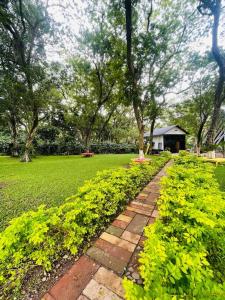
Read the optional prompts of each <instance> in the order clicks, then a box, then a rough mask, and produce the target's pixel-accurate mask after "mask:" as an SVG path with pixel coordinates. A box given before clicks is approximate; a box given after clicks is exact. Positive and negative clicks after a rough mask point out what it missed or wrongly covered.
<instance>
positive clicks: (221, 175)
mask: <svg viewBox="0 0 225 300" xmlns="http://www.w3.org/2000/svg"><path fill="white" fill-rule="evenodd" d="M215 174H216V178H217V180H218V182H219V184H220V186H221V189H222V190H223V191H224V192H225V166H219V167H217V168H216V171H215Z"/></svg>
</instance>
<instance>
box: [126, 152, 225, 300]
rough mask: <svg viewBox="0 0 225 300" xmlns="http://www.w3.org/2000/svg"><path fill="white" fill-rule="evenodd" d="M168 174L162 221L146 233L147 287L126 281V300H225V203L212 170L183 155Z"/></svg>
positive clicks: (143, 261)
mask: <svg viewBox="0 0 225 300" xmlns="http://www.w3.org/2000/svg"><path fill="white" fill-rule="evenodd" d="M168 174H169V176H168V177H167V178H164V179H163V185H162V190H161V197H160V199H159V201H158V206H159V213H160V216H161V218H160V219H159V220H158V221H157V222H156V223H155V224H154V225H151V226H149V227H147V228H146V230H145V235H146V237H147V240H146V241H145V243H144V251H143V252H142V254H141V258H140V263H141V267H140V272H141V276H142V278H143V280H144V286H143V287H141V286H137V285H135V284H134V283H132V282H130V281H128V280H125V282H124V285H125V289H126V299H128V300H136V299H165V300H166V299H198V300H199V299H202V300H203V299H204V300H205V299H216V300H222V299H225V278H224V274H225V233H224V232H225V231H224V229H225V228H224V227H225V199H224V193H222V192H221V191H220V190H219V185H218V183H217V181H216V178H215V175H214V167H213V166H212V165H210V164H208V163H205V162H203V160H202V159H199V158H197V157H195V156H191V155H186V154H184V153H183V154H182V155H180V156H179V157H177V158H176V159H175V163H174V165H173V166H172V167H171V168H170V169H169V170H168Z"/></svg>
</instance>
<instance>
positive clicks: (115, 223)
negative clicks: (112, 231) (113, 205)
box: [112, 220, 129, 229]
mask: <svg viewBox="0 0 225 300" xmlns="http://www.w3.org/2000/svg"><path fill="white" fill-rule="evenodd" d="M128 224H129V223H127V222H124V221H120V220H115V221H113V222H112V225H113V226H116V227H119V228H122V229H125V228H126V227H127V225H128Z"/></svg>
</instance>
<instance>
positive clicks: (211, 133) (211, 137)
mask: <svg viewBox="0 0 225 300" xmlns="http://www.w3.org/2000/svg"><path fill="white" fill-rule="evenodd" d="M220 107H221V104H218V105H216V106H215V107H214V110H213V115H212V120H211V124H210V127H209V131H208V134H207V140H206V144H207V145H213V144H214V139H215V136H216V127H217V124H218V120H219V116H220Z"/></svg>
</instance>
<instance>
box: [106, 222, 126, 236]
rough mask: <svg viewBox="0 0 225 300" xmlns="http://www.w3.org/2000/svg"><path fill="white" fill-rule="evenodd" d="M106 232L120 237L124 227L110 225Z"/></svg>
mask: <svg viewBox="0 0 225 300" xmlns="http://www.w3.org/2000/svg"><path fill="white" fill-rule="evenodd" d="M106 232H108V233H110V234H113V235H115V236H118V237H120V236H121V235H122V233H123V229H122V228H119V227H115V226H112V225H110V226H109V227H108V228H107V229H106Z"/></svg>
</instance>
